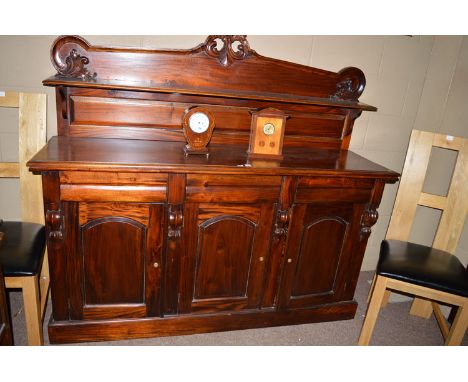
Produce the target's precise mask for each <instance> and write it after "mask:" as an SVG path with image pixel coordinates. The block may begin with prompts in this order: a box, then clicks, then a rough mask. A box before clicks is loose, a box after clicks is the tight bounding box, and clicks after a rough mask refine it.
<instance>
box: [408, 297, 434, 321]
mask: <svg viewBox="0 0 468 382" xmlns="http://www.w3.org/2000/svg"><path fill="white" fill-rule="evenodd" d="M410 314H411V315H413V316H417V317H421V318H429V317H431V315H432V304H431V302H430V301H428V300H424V299H421V298H417V297H416V298H415V299H414V301H413V303H412V304H411V309H410Z"/></svg>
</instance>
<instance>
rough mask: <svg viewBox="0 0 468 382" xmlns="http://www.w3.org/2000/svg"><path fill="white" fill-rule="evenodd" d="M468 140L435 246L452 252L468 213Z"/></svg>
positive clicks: (455, 174) (455, 175) (454, 177)
mask: <svg viewBox="0 0 468 382" xmlns="http://www.w3.org/2000/svg"><path fill="white" fill-rule="evenodd" d="M467 195H468V140H466V139H465V140H464V144H463V147H461V148H460V151H459V153H458V158H457V163H456V164H455V170H454V172H453V176H452V182H451V184H450V189H449V192H448V194H447V208H446V209H445V210H444V212H443V213H442V216H441V218H440V223H439V228H438V230H437V233H436V236H435V239H434V243H433V245H432V246H433V247H434V248H437V249H441V250H443V251H447V252H449V253H451V254H454V253H455V250H456V249H457V244H458V240H459V239H460V236H461V234H462V231H463V226H464V225H465V219H466V215H467V213H468V198H467Z"/></svg>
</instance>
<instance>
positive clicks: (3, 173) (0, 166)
mask: <svg viewBox="0 0 468 382" xmlns="http://www.w3.org/2000/svg"><path fill="white" fill-rule="evenodd" d="M19 176H20V171H19V163H13V162H0V178H19Z"/></svg>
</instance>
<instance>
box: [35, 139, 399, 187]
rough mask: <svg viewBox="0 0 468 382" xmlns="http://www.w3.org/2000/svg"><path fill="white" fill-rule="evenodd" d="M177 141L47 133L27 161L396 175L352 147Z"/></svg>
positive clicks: (142, 168) (79, 166) (67, 166)
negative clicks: (194, 147)
mask: <svg viewBox="0 0 468 382" xmlns="http://www.w3.org/2000/svg"><path fill="white" fill-rule="evenodd" d="M183 147H184V144H183V143H178V142H159V141H138V140H129V139H99V138H72V137H53V138H52V139H51V140H50V141H49V143H48V144H47V146H46V147H45V148H44V149H42V150H41V151H40V152H39V153H38V154H37V155H36V156H35V157H34V158H33V159H32V160H31V161H29V162H28V166H29V168H30V169H31V170H33V171H47V170H78V171H83V170H93V171H130V172H132V171H133V172H147V171H148V172H151V171H157V172H181V173H186V172H192V173H193V172H199V173H220V172H221V173H227V174H257V175H260V174H266V175H277V174H284V175H287V174H288V175H300V174H303V175H330V176H340V175H353V177H366V176H368V177H374V178H375V177H379V178H382V179H387V180H388V181H389V182H395V181H396V180H397V177H398V174H397V173H396V172H393V171H390V170H388V169H386V168H385V167H383V166H380V165H378V164H375V163H373V162H371V161H369V160H368V159H365V158H363V157H361V156H360V155H357V154H355V153H353V152H352V151H336V150H320V149H315V150H310V149H304V148H285V149H284V153H283V154H284V158H283V159H282V160H279V161H271V160H248V157H247V152H246V148H245V147H244V146H240V145H230V146H229V148H226V146H223V145H216V144H211V145H210V153H211V154H210V157H209V158H205V157H202V156H185V155H184V151H183Z"/></svg>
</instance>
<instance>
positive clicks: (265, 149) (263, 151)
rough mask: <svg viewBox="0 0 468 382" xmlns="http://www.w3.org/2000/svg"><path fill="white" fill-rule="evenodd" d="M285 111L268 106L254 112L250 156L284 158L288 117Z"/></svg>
mask: <svg viewBox="0 0 468 382" xmlns="http://www.w3.org/2000/svg"><path fill="white" fill-rule="evenodd" d="M287 118H289V115H287V114H285V113H284V112H283V111H281V110H278V109H274V108H271V107H269V108H266V109H262V110H258V111H254V112H252V124H251V127H250V142H249V150H248V151H247V153H248V155H249V158H262V159H282V158H283V155H282V150H283V137H284V130H285V125H286V119H287Z"/></svg>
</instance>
